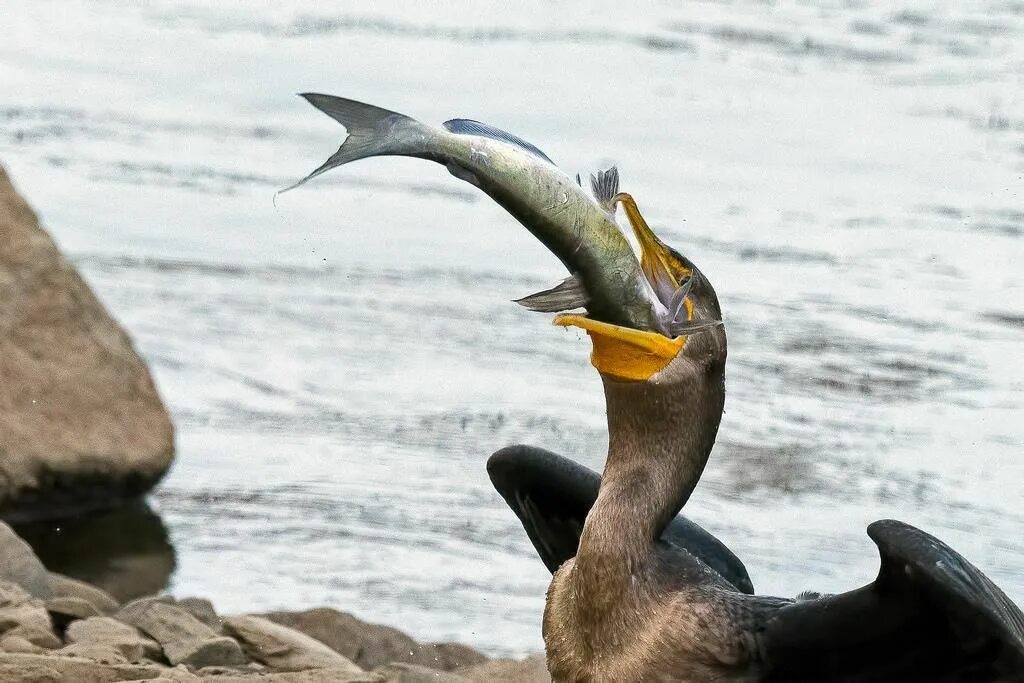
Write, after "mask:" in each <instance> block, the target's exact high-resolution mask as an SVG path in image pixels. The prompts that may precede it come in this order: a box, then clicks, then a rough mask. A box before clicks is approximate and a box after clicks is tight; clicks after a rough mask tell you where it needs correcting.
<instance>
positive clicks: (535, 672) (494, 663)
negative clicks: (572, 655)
mask: <svg viewBox="0 0 1024 683" xmlns="http://www.w3.org/2000/svg"><path fill="white" fill-rule="evenodd" d="M456 673H458V674H459V675H460V676H463V677H464V678H466V679H468V680H470V681H473V683H550V681H551V675H550V674H549V673H548V665H547V661H546V660H545V658H544V655H542V654H541V655H531V656H530V657H527V658H526V659H520V660H515V659H492V660H491V661H489V662H484V663H483V664H477V665H475V666H471V667H467V668H464V669H459V670H457V671H456Z"/></svg>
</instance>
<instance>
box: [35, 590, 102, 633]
mask: <svg viewBox="0 0 1024 683" xmlns="http://www.w3.org/2000/svg"><path fill="white" fill-rule="evenodd" d="M44 604H45V605H46V611H47V612H49V613H50V618H52V619H53V624H54V626H55V627H56V628H57V630H59V631H63V630H64V629H65V628H66V627H67V625H68V624H70V623H71V622H72V621H74V620H76V619H88V618H89V617H98V616H100V611H99V610H98V609H96V607H95V606H94V605H93V604H92V603H91V602H88V601H86V600H83V599H81V598H50V599H49V600H47V601H46V602H45V603H44Z"/></svg>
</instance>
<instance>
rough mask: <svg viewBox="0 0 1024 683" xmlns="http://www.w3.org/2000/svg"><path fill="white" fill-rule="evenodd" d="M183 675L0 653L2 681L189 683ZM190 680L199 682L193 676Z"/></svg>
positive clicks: (159, 669) (64, 658) (150, 668)
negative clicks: (161, 681) (163, 681)
mask: <svg viewBox="0 0 1024 683" xmlns="http://www.w3.org/2000/svg"><path fill="white" fill-rule="evenodd" d="M181 673H182V672H181V671H178V670H175V669H170V668H167V667H162V666H156V665H151V666H139V665H133V664H114V665H110V664H98V663H96V662H94V661H92V660H90V659H84V658H82V657H67V656H60V655H54V654H46V655H32V654H23V653H13V652H3V653H0V681H12V682H13V681H26V682H27V681H31V682H32V683H71V682H74V683H113V682H114V681H140V680H153V679H156V678H157V677H158V676H164V677H167V678H169V679H170V680H174V681H182V680H188V679H184V678H180V677H176V676H180V675H181ZM191 680H198V679H196V678H195V677H193V678H192V679H191Z"/></svg>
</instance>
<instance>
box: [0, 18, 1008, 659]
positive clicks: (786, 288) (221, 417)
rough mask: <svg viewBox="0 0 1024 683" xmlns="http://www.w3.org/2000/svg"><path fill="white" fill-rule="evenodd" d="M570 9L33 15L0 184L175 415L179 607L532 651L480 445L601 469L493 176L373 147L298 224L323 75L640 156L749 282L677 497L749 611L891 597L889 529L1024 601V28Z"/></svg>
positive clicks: (734, 286)
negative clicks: (702, 438) (728, 555)
mask: <svg viewBox="0 0 1024 683" xmlns="http://www.w3.org/2000/svg"><path fill="white" fill-rule="evenodd" d="M583 4H584V3H565V2H545V1H542V0H531V1H530V2H529V3H526V4H525V5H524V4H523V3H497V2H494V3H483V2H481V3H473V4H472V5H471V6H470V7H465V6H463V7H457V6H455V5H437V4H435V3H430V4H429V5H423V6H421V5H420V4H419V3H413V2H399V3H389V4H388V6H387V7H386V8H385V7H384V6H381V7H379V8H376V9H373V10H368V9H366V8H365V6H364V5H363V4H362V3H353V4H352V5H351V6H350V7H348V8H347V9H345V8H342V9H331V10H326V9H324V8H323V7H322V6H321V3H315V2H312V1H305V2H292V3H278V4H276V5H275V6H274V7H273V8H272V9H262V7H263V6H262V5H261V9H260V10H259V11H255V10H253V9H252V7H253V6H252V5H251V4H249V3H243V2H231V3H219V4H217V5H216V6H214V7H208V6H207V3H199V2H194V3H189V2H173V1H171V0H164V1H160V2H151V3H146V4H145V6H144V7H142V6H140V5H141V3H121V2H82V3H71V2H41V1H39V0H33V1H31V2H28V1H25V2H22V1H20V0H7V2H5V4H4V15H5V18H4V22H3V26H2V27H0V86H2V89H0V92H2V93H3V95H2V96H0V159H2V160H3V163H4V164H6V165H7V166H8V169H9V171H10V172H11V174H12V176H13V178H14V180H15V182H16V183H17V184H18V186H19V187H20V188H21V189H22V190H23V191H24V192H25V194H26V195H27V196H28V197H29V199H30V200H31V202H32V203H33V204H34V205H35V206H36V207H38V208H39V210H40V212H41V214H42V217H43V219H44V221H45V224H46V225H47V226H48V228H49V229H50V230H51V232H52V233H53V234H54V236H55V237H56V239H57V240H58V242H59V243H60V244H61V246H62V247H63V248H64V250H65V251H66V252H67V253H68V254H69V255H70V256H71V257H72V258H73V259H74V261H75V262H76V263H77V264H78V266H79V267H80V268H81V270H82V272H83V273H84V275H85V277H86V278H87V279H88V280H89V282H90V283H91V284H92V285H93V286H94V287H95V289H96V290H97V292H98V294H99V295H100V297H101V298H102V299H103V301H104V302H105V303H106V304H107V306H108V307H109V308H110V310H111V311H112V312H113V313H114V314H115V315H116V316H117V317H118V318H119V319H120V320H121V321H122V322H123V323H124V325H125V326H126V327H127V328H128V329H129V330H130V331H131V333H132V335H133V337H134V339H135V341H136V344H137V346H138V348H139V350H140V351H141V353H142V354H143V355H144V356H145V358H146V359H147V361H148V362H149V363H150V365H151V367H152V369H153V372H154V373H155V376H156V380H157V382H158V384H159V387H160V390H161V392H162V394H163V396H164V397H165V399H166V400H167V402H168V404H169V405H170V408H171V410H172V412H173V414H174V418H175V421H176V424H177V430H178V431H177V443H178V459H177V463H176V465H175V467H174V469H173V470H172V472H171V473H170V475H169V476H168V477H167V479H166V480H165V481H164V483H163V484H162V485H161V486H160V487H159V488H158V489H157V490H156V492H155V493H154V494H153V495H152V496H151V504H152V505H153V507H154V508H155V509H156V510H157V511H158V512H159V514H160V516H161V518H162V520H163V523H164V525H166V528H167V530H168V533H169V537H170V540H171V542H172V543H173V546H174V548H175V551H176V564H175V565H174V566H175V567H176V568H175V570H174V573H173V575H172V576H171V579H170V586H169V588H170V590H172V591H174V592H175V593H177V594H200V595H205V596H209V597H211V598H212V599H213V601H214V602H215V604H216V605H217V607H218V608H219V609H220V610H222V611H225V612H238V611H254V610H261V609H270V608H279V607H282V608H300V607H304V606H312V605H322V604H326V605H333V606H336V607H338V608H341V609H346V610H350V611H353V612H355V613H356V614H358V615H360V616H362V617H364V618H367V619H371V620H375V621H380V622H385V623H389V624H393V625H395V626H398V627H400V628H402V629H404V630H407V631H409V632H411V633H412V634H414V635H415V636H418V637H420V638H429V639H438V640H440V639H455V640H460V641H463V642H466V643H469V644H472V645H476V646H478V647H480V648H482V649H484V650H486V651H488V652H490V653H495V654H499V653H500V654H506V653H512V654H518V653H523V652H526V651H534V650H538V649H540V648H541V646H542V643H541V639H540V629H539V623H540V614H541V609H542V605H543V595H544V590H545V588H546V586H547V582H548V578H549V577H548V575H547V573H546V572H545V570H544V568H543V567H542V565H541V564H540V562H539V561H538V560H537V558H536V557H535V555H534V553H533V550H532V548H531V546H530V544H529V542H528V540H527V538H526V536H525V534H524V532H523V531H522V529H521V528H520V526H519V524H518V522H517V521H516V519H515V518H514V516H513V515H512V513H511V512H510V511H509V510H508V509H507V508H506V507H505V505H504V503H503V502H502V501H501V499H500V498H499V497H498V495H497V494H496V493H495V492H494V491H492V489H491V487H490V485H489V483H488V481H487V477H486V474H485V472H484V467H483V464H484V461H485V458H486V457H487V455H488V454H489V453H491V452H492V451H494V450H496V449H497V448H500V447H502V446H504V445H507V444H509V443H514V442H528V443H533V444H536V445H540V446H544V447H547V448H551V449H553V450H556V451H559V452H561V453H564V454H566V455H568V456H570V457H573V458H575V459H577V460H579V461H581V462H584V463H586V464H588V465H589V466H591V467H595V468H597V467H600V464H601V460H602V454H603V452H604V448H605V447H606V437H605V430H604V418H603V413H602V411H603V401H602V398H601V395H600V387H599V383H598V380H597V377H596V375H595V373H594V372H593V370H592V369H591V368H590V367H589V365H588V361H587V357H588V354H589V343H588V341H587V340H586V338H585V337H584V336H581V335H580V334H578V333H576V332H574V331H565V330H561V329H557V328H554V327H552V326H550V325H549V324H548V321H547V320H546V319H545V318H544V316H538V315H536V314H530V313H528V312H526V311H523V310H519V309H518V308H517V307H515V306H514V305H512V304H510V303H508V301H509V299H512V298H516V297H519V296H523V295H525V294H527V293H529V292H531V291H535V290H536V289H539V288H542V287H546V286H550V285H551V284H553V283H554V282H556V281H557V280H558V279H560V278H561V277H563V276H564V273H563V272H562V270H561V268H560V266H559V264H558V263H557V262H556V261H555V260H554V258H553V257H551V256H550V255H548V254H547V252H545V250H544V249H543V248H542V247H541V246H540V245H539V244H538V243H536V242H535V241H534V240H533V239H532V238H531V237H530V236H529V235H528V234H527V233H526V231H525V230H523V229H521V228H520V227H518V226H517V225H516V224H515V223H514V221H512V220H511V219H510V218H509V217H508V216H507V215H506V214H504V213H503V211H502V210H501V209H499V208H498V207H496V206H495V205H493V204H491V203H490V202H489V201H488V200H487V199H486V198H485V197H483V196H482V195H480V194H478V193H477V192H476V191H475V190H474V189H473V188H471V187H470V186H468V185H466V184H463V183H460V182H459V181H456V180H455V179H453V178H451V177H450V176H448V175H447V173H446V172H445V171H444V169H442V168H441V167H439V166H433V165H430V164H426V163H424V162H420V161H416V160H404V159H379V160H370V161H367V162H363V163H360V164H358V165H353V166H351V167H348V168H346V169H342V170H340V171H337V172H334V173H332V174H329V175H328V176H326V177H324V178H321V179H319V180H317V181H316V182H315V183H313V184H311V185H310V186H308V187H305V188H303V189H301V190H299V191H296V192H294V193H290V194H287V195H283V196H282V197H280V198H279V200H278V201H277V205H276V207H275V206H274V204H273V203H272V195H273V192H274V190H275V189H276V188H279V187H282V186H284V185H286V184H288V183H289V182H291V181H294V180H295V179H297V178H298V177H301V176H302V175H304V174H305V173H306V172H307V171H309V170H310V169H311V168H313V167H314V166H315V165H318V164H319V163H320V162H321V161H322V160H323V159H324V158H326V156H327V155H328V154H330V153H331V152H332V151H333V150H334V149H335V148H336V146H337V144H338V143H339V142H340V139H341V137H340V136H341V129H340V128H339V127H338V126H337V125H336V124H335V123H334V122H333V121H331V120H330V119H328V118H327V117H324V116H322V115H320V114H319V113H317V112H316V111H314V110H313V109H311V108H310V107H309V106H308V105H307V104H305V103H304V102H302V101H301V100H299V99H298V98H296V97H294V96H293V94H292V93H295V92H302V91H306V90H316V91H324V92H331V93H337V94H344V95H347V96H350V97H355V98H358V99H363V100H366V101H370V102H374V103H378V104H381V105H383V106H387V107H389V108H393V109H396V110H399V111H402V112H405V113H408V114H411V115H414V116H416V117H418V118H421V119H423V120H425V121H433V122H439V121H442V120H445V119H447V118H451V117H454V116H468V117H472V118H478V119H481V120H484V121H488V122H493V123H494V124H496V125H499V126H502V127H506V128H508V129H510V130H512V131H515V132H516V133H518V134H520V135H522V136H523V137H525V138H526V139H528V140H531V141H532V142H534V143H536V144H537V145H539V146H540V147H541V148H542V149H544V150H545V152H547V154H548V155H550V156H551V157H552V158H554V159H555V160H556V161H558V162H559V163H560V164H561V165H562V166H563V167H565V168H566V169H567V170H570V171H576V170H582V171H584V172H589V171H592V170H594V169H596V168H598V167H600V166H601V164H606V163H608V162H615V163H617V164H618V165H619V167H620V169H621V171H622V175H623V187H624V189H627V190H629V191H630V192H631V193H633V194H634V195H635V196H636V197H637V198H638V199H639V201H640V203H641V208H642V209H643V210H644V211H645V213H646V215H647V217H648V219H649V220H650V221H651V222H652V224H653V225H655V226H656V227H657V228H658V230H659V232H660V233H661V234H662V235H663V236H664V237H665V239H666V240H667V241H668V242H669V243H671V244H673V245H675V246H676V247H678V248H680V249H681V250H682V251H684V252H685V253H686V254H687V255H688V256H690V257H691V258H693V260H694V261H695V262H697V263H698V264H699V265H700V266H701V268H702V269H703V270H704V272H705V273H706V274H707V275H708V276H709V277H710V278H711V279H712V281H713V282H714V283H715V286H716V288H717V290H718V292H719V294H720V296H721V299H722V304H723V308H724V310H725V312H726V316H727V317H726V320H727V329H728V333H729V336H730V358H729V373H728V387H729V394H728V398H727V402H726V415H725V418H724V421H723V424H722V427H721V430H720V432H719V435H720V436H719V440H718V445H717V447H716V449H715V452H714V453H713V455H712V460H711V462H710V464H709V466H708V469H707V471H706V475H705V477H704V479H703V481H702V482H701V484H700V486H699V487H698V490H697V492H696V494H695V496H694V497H693V499H692V500H691V501H690V503H689V504H688V506H687V511H688V514H690V515H691V516H692V517H693V518H695V519H696V520H697V521H699V522H700V523H702V524H705V525H706V526H707V527H709V528H710V529H712V530H713V531H714V532H715V533H716V534H718V535H719V536H720V537H721V538H722V539H723V540H725V541H726V542H727V543H728V544H729V545H730V546H731V547H732V548H733V549H734V550H735V551H736V552H737V553H738V554H739V555H740V556H741V557H742V558H743V560H744V561H745V562H746V564H747V567H748V569H749V570H750V574H751V577H752V578H753V580H754V584H755V586H756V587H757V588H758V590H759V592H764V593H775V594H782V595H791V594H794V593H796V592H798V591H801V590H805V589H815V590H822V591H838V590H843V589H846V588H850V587H853V586H856V585H859V584H861V583H864V582H866V581H868V580H870V579H871V578H872V577H873V576H874V573H875V571H876V569H877V554H876V551H875V549H874V547H873V545H872V544H871V542H870V540H869V539H868V538H867V536H866V535H865V534H864V527H865V525H866V524H867V523H869V522H870V521H872V520H874V519H878V518H884V517H896V518H900V519H903V520H906V521H908V522H910V523H913V524H916V525H919V526H921V527H923V528H925V529H926V530H929V531H931V532H933V533H935V534H936V535H938V536H940V537H941V538H943V539H944V540H946V541H947V542H949V543H950V544H951V545H953V546H954V547H956V548H957V549H959V550H960V551H961V552H963V553H964V554H965V555H966V556H967V557H968V558H970V559H971V560H972V561H973V562H975V563H976V564H977V565H978V566H979V567H981V568H982V569H983V570H984V571H985V572H987V573H988V574H989V575H990V576H991V577H992V578H993V579H995V580H996V582H997V583H999V584H1000V585H1002V586H1003V587H1004V588H1005V589H1006V590H1007V592H1008V593H1009V594H1010V595H1011V596H1012V597H1013V598H1015V599H1016V600H1017V601H1018V602H1024V540H1022V539H1024V509H1022V507H1021V502H1020V501H1021V500H1024V496H1022V489H1024V484H1022V482H1024V459H1022V458H1021V445H1022V443H1024V421H1022V420H1021V417H1020V416H1021V414H1022V412H1021V409H1022V407H1024V371H1022V363H1021V344H1022V342H1024V296H1022V294H1024V275H1022V274H1021V269H1020V263H1021V262H1022V261H1024V197H1022V189H1024V4H1022V3H1020V2H1015V1H1012V0H1005V1H999V0H993V1H992V2H977V3H957V4H956V5H955V6H954V5H953V4H952V3H938V2H936V3H910V4H903V5H900V6H899V8H896V7H894V6H892V5H891V4H890V3H885V2H880V1H879V0H864V1H863V2H856V1H850V2H845V3H844V2H837V3H828V2H821V3H785V4H781V3H780V4H773V3H761V2H737V3H718V2H699V3H686V4H685V5H683V6H678V7H677V6H676V3H658V2H648V3H644V4H642V6H640V7H638V8H637V9H630V10H624V9H623V6H622V5H621V4H619V3H611V2H605V3H586V7H583V6H582V5H583ZM161 566H163V565H161Z"/></svg>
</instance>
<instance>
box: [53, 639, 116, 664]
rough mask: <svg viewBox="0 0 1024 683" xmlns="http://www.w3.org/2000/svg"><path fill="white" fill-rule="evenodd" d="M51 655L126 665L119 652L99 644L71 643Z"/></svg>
mask: <svg viewBox="0 0 1024 683" xmlns="http://www.w3.org/2000/svg"><path fill="white" fill-rule="evenodd" d="M53 654H55V655H61V656H62V657H84V658H86V659H91V660H92V661H94V662H98V663H99V664H128V663H129V662H128V658H127V657H125V656H124V655H123V654H122V653H121V651H120V650H118V649H117V648H115V647H111V646H110V645H103V644H101V643H71V644H70V645H65V646H64V647H62V648H60V649H59V650H54V652H53Z"/></svg>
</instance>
